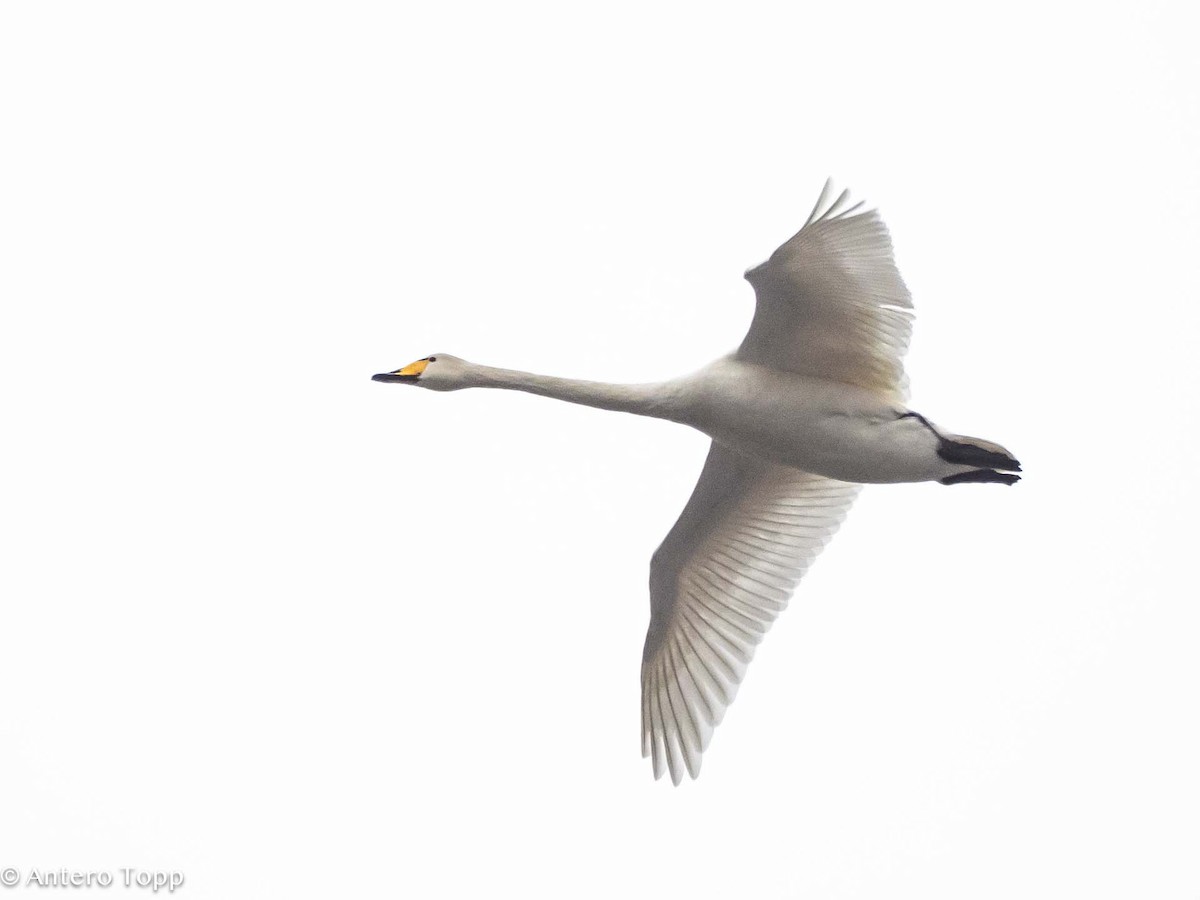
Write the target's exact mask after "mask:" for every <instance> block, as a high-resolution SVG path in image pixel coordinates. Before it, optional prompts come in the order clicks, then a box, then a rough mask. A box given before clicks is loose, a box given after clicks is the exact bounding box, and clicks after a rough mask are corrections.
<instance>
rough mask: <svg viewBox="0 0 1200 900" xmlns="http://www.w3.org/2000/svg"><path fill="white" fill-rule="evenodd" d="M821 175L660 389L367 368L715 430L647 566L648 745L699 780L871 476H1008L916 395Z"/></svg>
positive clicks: (471, 371) (892, 277)
mask: <svg viewBox="0 0 1200 900" xmlns="http://www.w3.org/2000/svg"><path fill="white" fill-rule="evenodd" d="M848 196H849V195H848V193H847V192H843V193H842V194H841V195H840V196H839V197H838V198H837V199H836V200H834V201H833V202H832V203H830V202H829V197H830V183H829V182H826V184H825V187H824V189H823V190H822V191H821V195H820V197H819V198H818V200H817V204H816V206H815V207H814V209H813V212H812V215H810V216H809V219H808V221H807V222H806V223H805V225H804V227H803V228H802V229H801V230H800V231H799V232H798V233H797V234H796V235H795V236H794V237H793V238H791V239H790V240H789V241H787V242H785V243H784V244H783V245H782V246H781V247H780V248H779V249H778V250H776V251H775V253H773V254H772V255H771V257H770V259H768V260H767V261H766V262H765V263H763V264H762V265H760V266H757V267H755V268H753V269H751V270H749V271H748V272H747V273H746V278H747V280H748V281H749V282H750V283H751V285H752V286H753V287H754V290H755V295H756V300H757V302H756V309H755V315H754V319H753V321H752V323H751V326H750V330H749V332H748V333H747V335H746V337H745V339H744V340H743V342H742V344H741V346H740V347H739V348H738V349H737V350H736V351H735V352H734V353H731V354H730V355H728V356H726V357H723V358H722V359H719V360H717V361H715V362H713V363H711V364H710V365H708V366H705V367H704V368H703V369H701V370H700V371H698V372H695V373H693V374H691V375H687V376H684V377H682V378H677V379H673V380H670V381H666V382H660V383H655V384H641V385H622V384H607V383H602V382H592V381H580V380H576V379H568V378H556V377H553V376H547V375H535V374H533V373H529V372H520V371H515V370H511V369H500V368H495V367H492V366H482V365H478V364H475V363H470V362H467V361H466V360H463V359H459V358H458V357H454V356H450V355H449V354H444V353H438V354H434V355H432V356H429V357H426V358H425V359H422V360H417V361H416V362H414V363H411V364H409V365H408V366H404V367H403V368H401V369H397V370H395V371H393V372H387V373H383V374H380V375H376V376H374V378H375V380H377V381H385V382H398V383H407V384H413V385H418V386H421V387H425V388H428V389H432V390H442V391H450V390H460V389H463V388H496V389H501V390H518V391H524V392H526V393H532V394H539V395H542V396H546V397H552V398H555V399H559V400H564V401H566V402H570V403H578V404H582V405H585V406H592V407H596V408H599V409H607V410H614V411H619V412H628V413H633V414H636V415H643V416H652V417H655V418H661V419H667V420H670V421H673V422H678V423H681V424H684V425H688V426H691V427H692V428H695V429H697V430H699V431H701V432H703V433H705V434H707V435H708V436H709V437H710V438H712V446H711V448H710V450H709V455H708V459H707V460H706V462H705V464H704V469H703V471H702V472H701V474H700V479H699V481H698V483H697V485H696V488H695V490H694V492H693V494H692V496H691V498H690V499H689V501H688V503H687V504H686V506H685V507H684V510H683V512H682V513H681V515H680V517H679V520H678V521H677V522H676V523H675V526H674V527H673V528H672V529H671V531H670V533H669V534H668V535H667V536H666V538H665V539H664V540H663V542H662V544H661V545H660V546H659V548H658V549H657V550H656V551H655V553H654V555H653V556H652V558H651V563H650V625H649V629H648V631H647V634H646V643H645V646H644V649H643V656H642V752H643V755H646V756H650V757H651V759H652V762H653V768H654V775H655V777H656V778H658V777H661V776H662V775H663V774H664V772H669V773H670V775H671V780H672V781H673V782H674V783H675V784H679V782H680V781H681V780H682V777H683V773H684V772H685V771H686V772H687V773H688V774H690V775H691V776H692V777H693V778H695V777H696V776H697V775H698V774H699V771H700V763H701V755H702V753H703V752H704V750H705V749H706V748H707V746H708V743H709V741H710V740H711V738H712V734H713V729H714V728H715V727H716V725H717V724H719V723H720V721H721V718H722V716H723V715H724V712H725V710H726V709H727V708H728V706H729V704H730V703H732V702H733V698H734V695H735V694H736V692H737V689H738V686H739V685H740V683H741V681H742V678H743V676H744V675H745V671H746V667H747V665H748V664H749V662H750V660H751V658H752V656H753V653H754V648H755V646H756V645H757V643H758V642H759V640H761V638H762V636H763V635H764V634H765V633H766V631H767V629H768V628H769V627H770V625H771V623H772V622H773V621H774V619H775V617H776V616H777V615H778V614H779V613H780V612H781V611H782V610H783V608H784V607H785V606H786V605H787V602H788V599H789V597H790V595H791V593H792V591H793V589H794V588H795V586H796V584H797V583H798V582H799V580H800V578H801V577H802V576H803V575H804V573H805V572H806V571H807V569H808V567H809V565H810V564H811V563H812V561H813V560H814V559H815V557H816V556H817V554H818V553H819V552H820V550H821V548H822V547H823V546H824V545H825V543H826V542H827V541H828V540H829V538H830V537H831V536H832V534H833V533H834V531H836V529H837V527H838V526H839V525H840V524H841V521H842V519H843V518H844V517H845V515H846V512H847V510H848V509H849V507H850V505H851V503H852V502H853V500H854V498H855V496H857V494H858V492H859V490H860V489H861V486H862V485H863V484H882V483H897V482H923V481H937V482H940V483H942V484H961V483H970V482H984V483H987V482H991V483H1000V484H1013V483H1015V482H1016V481H1017V480H1019V476H1018V475H1016V474H1013V473H1015V472H1019V471H1020V463H1018V462H1017V460H1016V459H1015V458H1014V457H1013V456H1012V455H1011V454H1010V453H1009V452H1008V451H1007V450H1005V449H1004V448H1003V447H1001V446H1000V445H998V444H994V443H991V442H989V441H984V440H980V439H978V438H970V437H964V436H961V435H955V434H951V433H948V432H946V431H944V430H943V429H941V428H940V427H938V426H936V425H934V424H933V423H932V422H930V421H929V420H928V419H927V418H925V417H924V416H923V415H921V414H920V413H917V412H914V411H912V410H910V409H909V408H908V407H907V405H906V397H907V380H906V378H905V376H904V372H903V366H902V357H903V355H904V352H905V350H906V349H907V346H908V338H909V334H910V332H911V326H912V312H911V310H912V301H911V297H910V295H909V293H908V289H907V288H906V287H905V285H904V282H903V280H902V279H901V278H900V274H899V272H898V271H897V269H896V266H895V262H894V260H893V258H892V246H891V240H890V238H889V236H888V234H887V229H886V228H885V227H884V225H883V222H882V220H881V219H880V218H879V216H878V214H877V213H876V212H874V211H867V212H858V210H859V208H860V207H861V204H858V205H857V206H853V207H851V206H849V205H848Z"/></svg>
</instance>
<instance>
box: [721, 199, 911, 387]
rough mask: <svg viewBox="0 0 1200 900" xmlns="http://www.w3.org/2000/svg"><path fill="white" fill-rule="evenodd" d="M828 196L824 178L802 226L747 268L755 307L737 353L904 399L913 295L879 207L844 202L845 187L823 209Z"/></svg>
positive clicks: (745, 357)
mask: <svg viewBox="0 0 1200 900" xmlns="http://www.w3.org/2000/svg"><path fill="white" fill-rule="evenodd" d="M831 193H832V183H831V182H828V181H827V182H825V186H824V188H822V190H821V195H820V197H819V198H818V199H817V205H816V206H815V207H814V208H813V212H812V215H811V216H809V218H808V221H807V222H805V224H804V227H803V228H801V229H800V231H799V232H797V233H796V235H795V236H794V237H792V238H791V239H790V240H789V241H787V242H786V243H784V244H783V245H782V246H781V247H779V249H778V250H776V251H775V252H774V253H773V254H771V257H770V259H768V260H767V261H766V262H765V263H763V264H762V265H760V266H757V267H755V268H753V269H751V270H750V271H748V272H747V273H746V278H747V280H748V281H749V282H750V284H751V285H753V287H754V293H755V297H756V299H757V305H756V309H755V313H754V320H753V322H751V325H750V331H749V332H748V333H747V335H746V338H745V340H744V341H743V342H742V345H741V347H740V348H739V349H738V352H737V356H738V358H739V359H743V360H745V361H747V362H752V363H756V364H758V365H763V366H770V367H772V368H777V369H783V370H785V371H788V372H796V373H798V374H801V375H809V376H812V377H814V378H825V379H829V380H833V381H844V382H846V383H848V384H854V385H857V386H859V387H864V388H868V389H870V390H875V391H878V392H879V393H881V394H884V395H885V396H887V397H888V398H889V399H895V400H903V399H904V395H905V394H906V392H907V383H906V380H905V377H904V367H903V363H902V360H903V358H904V354H905V352H906V351H907V349H908V343H909V338H910V336H911V334H912V319H913V313H912V295H911V294H910V293H909V291H908V288H907V287H906V286H905V284H904V279H903V278H901V277H900V272H899V270H898V269H897V268H896V262H895V259H894V258H893V252H892V241H891V237H890V236H889V234H888V230H887V226H885V225H884V224H883V220H882V219H881V218H880V217H879V214H878V213H877V212H875V211H874V210H870V211H867V212H858V210H859V209H861V207H862V205H863V204H862V203H861V202H860V203H857V204H855V205H853V206H851V207H848V208H845V209H843V208H842V207H843V204H845V203H846V202H847V201H848V199H849V192H848V191H843V192H842V193H841V194H840V195H839V196H838V198H837V199H836V200H835V201H834V202H833V203H832V204H830V205H828V206H826V202H827V200H828V198H829V195H830V194H831Z"/></svg>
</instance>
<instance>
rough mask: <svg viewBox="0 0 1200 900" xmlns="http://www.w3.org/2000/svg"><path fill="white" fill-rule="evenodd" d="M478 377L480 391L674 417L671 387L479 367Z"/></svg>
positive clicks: (642, 414) (643, 414)
mask: <svg viewBox="0 0 1200 900" xmlns="http://www.w3.org/2000/svg"><path fill="white" fill-rule="evenodd" d="M477 377H478V382H477V383H478V385H479V386H480V387H490V388H499V389H501V390H509V391H523V392H524V393H526V394H537V395H538V396H540V397H550V398H552V399H554V400H562V401H564V402H566V403H577V404H579V405H581V406H591V407H594V408H595V409H609V410H613V411H615V412H627V413H633V414H634V415H639V416H653V417H655V418H659V419H669V418H673V417H674V416H673V413H674V411H675V410H674V406H675V403H674V402H673V400H674V392H672V391H671V390H670V387H669V385H667V384H609V383H608V382H603V381H581V380H579V379H576V378H558V377H556V376H553V375H536V374H534V373H533V372H521V371H517V370H515V369H498V368H494V367H492V366H479V367H478V372H477Z"/></svg>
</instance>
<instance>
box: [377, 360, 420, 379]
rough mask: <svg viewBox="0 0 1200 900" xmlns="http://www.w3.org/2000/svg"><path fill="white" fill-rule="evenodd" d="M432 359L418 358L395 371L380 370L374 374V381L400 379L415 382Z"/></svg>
mask: <svg viewBox="0 0 1200 900" xmlns="http://www.w3.org/2000/svg"><path fill="white" fill-rule="evenodd" d="M429 363H430V359H429V357H426V358H425V359H418V360H417V361H416V362H415V363H409V364H408V365H407V366H404V367H403V368H401V369H397V370H396V371H395V372H380V373H379V374H378V375H372V376H371V380H372V381H399V382H409V383H411V382H414V381H416V380H417V379H418V378H420V377H421V373H422V372H424V371H425V367H426V366H427V365H429Z"/></svg>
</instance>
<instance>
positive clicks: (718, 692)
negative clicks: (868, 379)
mask: <svg viewBox="0 0 1200 900" xmlns="http://www.w3.org/2000/svg"><path fill="white" fill-rule="evenodd" d="M860 488H861V485H857V484H848V483H846V482H842V481H833V480H831V479H828V478H822V477H820V476H818V475H810V474H809V473H807V472H801V471H800V470H798V469H790V468H787V467H785V466H779V465H775V464H772V463H767V462H762V461H760V460H756V459H753V458H751V457H748V456H743V455H742V454H740V453H737V452H736V451H734V450H731V449H728V448H726V447H723V446H721V445H719V444H716V443H714V444H713V445H712V448H711V449H710V450H709V453H708V459H707V461H706V462H705V463H704V470H703V471H702V472H701V473H700V481H699V482H698V483H697V484H696V489H695V491H693V492H692V496H691V499H690V500H688V503H687V505H686V506H685V507H684V509H683V513H682V514H681V515H680V516H679V521H678V522H676V523H675V527H674V528H672V529H671V532H670V533H669V534H668V535H667V537H666V539H665V540H664V541H663V543H662V546H660V547H659V548H658V550H657V551H656V552H655V554H654V558H653V559H652V560H651V562H650V630H649V631H648V632H647V634H646V647H645V650H644V652H643V654H642V755H643V756H651V757H652V758H653V762H654V777H655V778H659V777H661V776H662V773H663V766H664V762H665V764H666V768H667V769H669V770H670V772H671V780H672V781H673V782H675V784H679V782H680V781H681V780H682V778H683V771H684V767H685V766H686V768H687V771H688V773H689V774H690V775H691V776H692V777H693V778H695V777H696V776H697V774H699V772H700V755H701V754H702V753H703V752H704V750H705V749H706V748H707V747H708V743H709V740H710V739H711V738H712V732H713V728H714V727H715V726H716V725H718V724H719V723H720V721H721V718H722V717H723V716H724V714H725V710H726V708H727V707H728V706H729V704H730V703H732V702H733V698H734V695H735V694H736V693H737V689H738V685H739V684H740V683H741V681H742V676H743V675H745V672H746V666H747V665H748V664H749V662H750V659H751V657H752V656H753V655H754V648H755V646H756V645H757V644H758V642H759V641H760V640H761V639H762V636H763V635H764V634H765V633H766V631H767V629H768V628H770V627H771V623H772V622H774V621H775V617H776V616H778V615H779V613H780V612H781V611H782V610H783V608H784V607H785V606H787V602H788V598H789V597H790V596H791V593H792V590H793V589H794V588H795V586H796V583H797V582H798V581H799V580H800V577H801V576H802V575H803V574H804V573H805V572H806V571H807V570H808V567H809V565H810V564H811V563H812V561H813V559H815V558H816V555H817V554H818V553H819V552H820V551H821V548H822V547H824V546H825V543H826V542H827V541H828V540H829V538H830V536H832V534H833V533H834V531H836V530H837V527H838V526H839V525H840V524H841V522H842V519H843V518H845V516H846V511H847V510H848V509H849V508H850V504H851V503H852V502H853V500H854V498H855V496H857V494H858V491H859V490H860Z"/></svg>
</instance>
